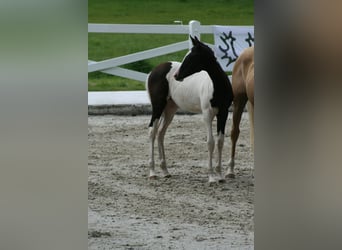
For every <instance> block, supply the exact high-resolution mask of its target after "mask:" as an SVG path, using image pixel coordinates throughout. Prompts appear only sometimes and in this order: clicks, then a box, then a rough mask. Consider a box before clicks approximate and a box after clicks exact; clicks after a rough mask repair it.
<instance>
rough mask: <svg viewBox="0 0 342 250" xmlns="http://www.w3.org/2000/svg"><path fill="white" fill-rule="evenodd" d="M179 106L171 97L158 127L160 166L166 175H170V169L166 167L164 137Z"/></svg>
mask: <svg viewBox="0 0 342 250" xmlns="http://www.w3.org/2000/svg"><path fill="white" fill-rule="evenodd" d="M177 109H178V107H177V105H176V103H175V102H174V101H173V100H172V99H169V100H168V101H167V104H166V107H165V109H164V113H163V115H162V120H161V122H160V126H159V129H158V136H157V138H158V139H157V140H158V149H159V159H160V167H161V169H162V171H163V176H164V177H170V176H171V175H170V174H169V171H168V170H167V167H166V159H165V150H164V137H165V133H166V130H167V128H168V126H169V125H170V123H171V121H172V119H173V117H174V115H175V113H176V111H177Z"/></svg>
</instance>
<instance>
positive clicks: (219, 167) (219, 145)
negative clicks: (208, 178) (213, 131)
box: [216, 132, 225, 182]
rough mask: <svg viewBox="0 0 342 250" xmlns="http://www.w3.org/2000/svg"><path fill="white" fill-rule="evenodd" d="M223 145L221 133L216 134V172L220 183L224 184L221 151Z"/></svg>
mask: <svg viewBox="0 0 342 250" xmlns="http://www.w3.org/2000/svg"><path fill="white" fill-rule="evenodd" d="M223 144H224V134H222V133H221V132H219V133H218V135H217V153H218V157H217V167H216V172H217V175H218V177H219V181H220V182H224V181H225V178H224V176H223V174H222V150H223Z"/></svg>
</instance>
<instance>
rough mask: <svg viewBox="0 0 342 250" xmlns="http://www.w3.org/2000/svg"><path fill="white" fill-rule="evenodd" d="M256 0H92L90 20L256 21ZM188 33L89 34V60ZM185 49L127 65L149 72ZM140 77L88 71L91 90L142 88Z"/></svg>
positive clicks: (156, 44)
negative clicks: (254, 0)
mask: <svg viewBox="0 0 342 250" xmlns="http://www.w3.org/2000/svg"><path fill="white" fill-rule="evenodd" d="M253 5H254V3H253V1H251V0H164V1H160V0H145V1H141V0H126V1H124V0H120V1H119V0H89V1H88V22H89V23H116V24H120V23H121V24H124V23H127V24H173V21H174V20H182V21H183V23H184V24H187V23H188V22H189V21H190V20H198V21H200V22H201V24H203V25H214V24H217V25H253V23H254V6H253ZM187 38H188V36H187V35H163V34H160V35H158V34H156V35H151V34H147V35H145V34H95V33H89V34H88V58H89V60H95V61H97V60H105V59H109V58H113V57H117V56H123V55H127V54H130V53H134V52H139V51H143V50H146V49H151V48H155V47H159V46H164V45H167V44H171V43H175V42H180V41H184V40H186V39H187ZM201 40H203V41H205V42H209V43H213V40H214V39H213V36H212V35H202V36H201ZM185 53H186V51H180V52H177V53H172V54H169V55H164V56H160V57H155V58H151V59H148V60H144V61H140V62H136V63H134V64H128V65H125V66H124V67H125V68H129V69H135V70H139V71H142V72H146V73H148V72H149V71H151V69H152V68H153V67H154V66H156V65H157V64H159V63H160V62H163V61H169V60H174V61H181V60H182V59H183V57H184V55H185ZM144 88H145V84H144V83H142V82H139V81H134V80H129V79H126V78H121V77H116V76H111V75H107V74H104V73H100V72H94V73H89V74H88V90H89V91H113V90H141V89H144Z"/></svg>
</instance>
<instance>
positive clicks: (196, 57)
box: [146, 37, 233, 182]
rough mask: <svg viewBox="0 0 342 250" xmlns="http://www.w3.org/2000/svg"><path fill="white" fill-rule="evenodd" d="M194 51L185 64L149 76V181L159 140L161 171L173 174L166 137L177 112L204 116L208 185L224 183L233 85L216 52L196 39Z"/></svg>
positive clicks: (167, 65) (164, 66)
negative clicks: (224, 151)
mask: <svg viewBox="0 0 342 250" xmlns="http://www.w3.org/2000/svg"><path fill="white" fill-rule="evenodd" d="M191 40H192V43H193V47H192V49H191V51H190V52H189V53H188V54H187V55H186V56H185V58H184V60H183V62H182V63H179V62H165V63H162V64H160V65H158V66H157V67H156V68H154V69H153V70H152V72H151V73H150V74H149V76H148V78H147V81H146V89H147V91H148V94H149V96H150V100H151V104H152V118H151V122H150V124H149V128H150V129H149V136H150V143H151V144H150V160H149V165H150V174H149V177H150V178H155V177H156V173H155V169H154V165H155V161H154V141H155V138H156V137H157V140H158V149H159V157H160V160H161V163H160V164H161V165H160V166H161V169H162V171H163V175H164V177H169V176H170V174H169V172H168V170H167V167H166V160H165V151H164V136H165V132H166V129H167V127H168V126H169V124H170V123H171V121H172V119H173V116H174V114H175V113H176V111H177V109H178V108H180V109H182V110H186V111H189V112H194V113H202V114H203V119H204V123H205V125H206V128H207V144H208V151H209V161H208V167H209V182H216V181H222V180H224V176H223V175H222V169H221V165H222V148H223V143H224V133H225V126H226V121H227V117H228V108H229V106H230V105H231V103H232V100H233V92H232V87H231V84H230V81H229V79H228V77H227V75H226V74H225V72H224V71H223V70H222V68H221V67H220V65H219V64H218V62H217V60H216V57H215V55H214V52H213V51H212V50H211V49H210V48H209V47H208V46H207V45H205V44H204V43H202V42H200V41H199V40H198V39H197V37H195V39H193V38H192V37H191ZM215 116H216V117H217V148H218V162H217V167H216V173H215V171H214V169H213V166H212V158H213V152H214V147H215V141H214V138H213V133H212V121H213V119H214V117H215Z"/></svg>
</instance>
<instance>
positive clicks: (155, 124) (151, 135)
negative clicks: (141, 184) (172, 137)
mask: <svg viewBox="0 0 342 250" xmlns="http://www.w3.org/2000/svg"><path fill="white" fill-rule="evenodd" d="M152 120H153V118H152V119H151V124H150V128H149V139H150V159H149V166H150V174H149V178H150V179H153V178H156V176H157V175H156V173H155V171H154V140H155V139H156V135H157V129H158V124H159V119H154V120H153V121H152Z"/></svg>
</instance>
